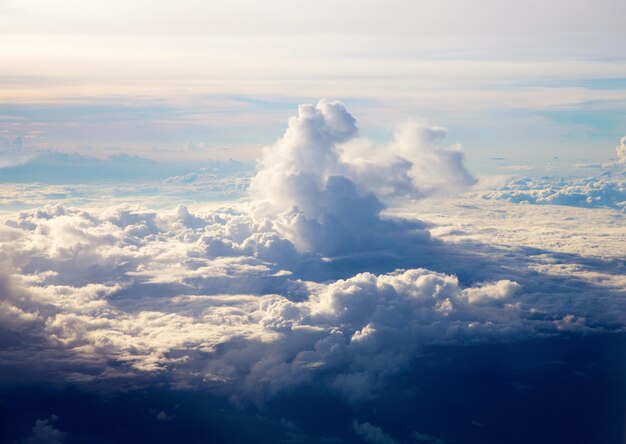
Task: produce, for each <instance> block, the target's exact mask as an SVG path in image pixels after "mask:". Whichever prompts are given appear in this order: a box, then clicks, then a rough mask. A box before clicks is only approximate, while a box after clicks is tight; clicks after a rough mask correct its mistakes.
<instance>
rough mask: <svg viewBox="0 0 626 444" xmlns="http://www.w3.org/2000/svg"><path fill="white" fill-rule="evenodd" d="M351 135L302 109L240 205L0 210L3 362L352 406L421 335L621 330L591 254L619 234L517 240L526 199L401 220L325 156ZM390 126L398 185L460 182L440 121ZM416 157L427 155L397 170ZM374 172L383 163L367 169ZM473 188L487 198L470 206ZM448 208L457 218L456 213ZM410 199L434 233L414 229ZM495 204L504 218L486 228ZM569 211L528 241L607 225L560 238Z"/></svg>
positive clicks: (402, 365) (343, 159)
mask: <svg viewBox="0 0 626 444" xmlns="http://www.w3.org/2000/svg"><path fill="white" fill-rule="evenodd" d="M403 131H405V132H406V131H408V134H409V136H407V135H406V133H405V132H403ZM355 133H356V126H355V120H354V119H353V118H352V116H350V115H349V114H348V113H347V111H346V110H345V108H344V107H343V105H341V104H339V103H336V102H326V101H322V102H320V103H319V104H318V105H317V106H312V105H309V106H303V107H301V108H300V111H299V114H298V116H297V117H294V118H292V119H291V120H290V123H289V128H288V130H287V132H286V133H285V136H284V137H283V138H281V139H280V140H279V141H278V142H277V143H276V144H275V145H273V146H271V147H269V148H268V149H267V150H266V152H265V155H264V158H263V161H262V164H261V170H260V172H259V174H258V175H257V176H256V177H255V178H254V179H253V181H252V192H253V195H254V196H255V197H257V198H258V200H257V201H253V202H248V203H245V204H243V203H241V204H238V205H234V204H233V205H229V206H227V207H223V208H215V207H214V208H212V209H211V210H210V211H194V210H191V209H189V208H188V207H186V206H178V207H176V208H175V209H174V210H173V211H172V210H150V209H145V208H142V207H134V206H129V205H125V206H107V205H102V207H101V208H94V209H89V210H87V209H78V208H70V207H66V206H63V205H51V206H44V207H41V208H37V209H33V210H28V211H22V212H19V213H17V214H14V215H12V216H10V217H8V218H6V219H5V221H4V226H3V227H2V228H1V229H0V241H1V242H2V248H1V249H0V260H1V261H2V264H4V266H3V270H4V274H3V275H2V279H1V280H0V290H1V292H0V295H1V299H0V328H2V330H3V331H6V332H7V333H10V334H8V335H7V338H9V339H7V341H9V343H11V344H20V346H19V347H17V346H15V347H7V348H5V349H3V350H2V351H1V358H2V360H3V362H5V363H11V364H13V365H26V366H31V367H33V368H35V369H36V368H46V370H47V371H52V372H55V373H56V374H59V375H60V377H62V378H64V379H65V380H74V381H87V380H93V379H95V378H131V379H132V378H141V377H144V376H145V377H149V376H154V375H167V377H168V378H169V379H170V380H171V381H173V383H175V384H179V385H181V386H185V385H187V386H188V385H190V384H191V385H193V384H201V385H203V386H206V387H209V388H210V389H212V390H214V391H216V392H218V393H223V394H226V395H228V396H230V397H231V398H232V399H242V398H246V399H255V400H258V401H263V400H265V399H267V398H268V397H272V396H274V395H276V394H277V393H281V392H283V391H284V390H288V389H290V388H294V387H298V386H300V385H301V384H308V383H316V384H318V385H319V386H320V387H323V388H325V389H326V390H330V391H333V392H335V393H338V394H340V395H341V396H343V398H344V399H346V400H348V401H351V402H358V401H359V400H362V399H364V398H365V399H366V398H369V397H372V396H375V395H376V393H377V392H378V391H379V390H381V389H382V388H383V387H384V386H385V384H386V383H387V382H388V381H389V378H391V377H393V375H395V374H397V373H398V372H400V371H402V370H403V369H406V368H408V366H409V365H410V364H411V362H412V360H413V359H415V358H416V356H417V355H418V352H419V349H420V347H422V346H424V345H428V344H452V343H454V344H457V343H474V342H477V341H478V342H481V341H503V340H515V339H519V338H525V337H534V336H536V335H545V334H556V333H558V332H560V331H594V330H599V331H605V330H607V329H621V328H623V325H624V322H621V321H620V319H619V313H621V311H620V310H619V309H616V308H619V306H620V305H623V301H624V288H623V282H622V281H619V279H618V278H617V277H616V276H618V274H619V273H618V271H619V270H618V268H619V267H618V264H617V265H615V264H614V265H613V266H611V267H608V266H605V265H606V263H608V262H609V261H611V260H614V258H615V257H619V254H621V253H620V251H621V252H623V250H621V248H620V245H621V244H619V242H620V241H619V238H618V242H617V244H616V243H615V242H613V246H612V247H611V248H613V249H614V251H613V250H610V248H609V247H607V248H606V249H603V250H601V251H600V252H599V253H598V255H599V256H602V257H598V258H590V257H585V256H583V255H578V256H577V255H574V254H573V253H571V252H569V254H570V256H569V257H566V256H564V255H563V252H559V251H548V250H545V249H544V250H539V249H536V250H530V252H529V250H528V249H525V248H530V247H523V246H524V245H527V244H528V242H529V239H532V238H533V235H535V234H536V233H534V232H533V231H532V230H533V228H532V227H530V228H529V227H528V226H526V225H524V224H523V223H522V224H521V225H520V221H523V220H524V217H525V215H526V216H527V215H528V214H530V213H528V212H527V213H525V215H524V214H522V215H521V217H520V215H519V214H514V212H515V211H521V210H523V208H521V207H520V206H516V205H510V204H508V203H502V202H498V201H496V202H491V201H486V200H484V199H482V198H481V197H480V196H481V195H478V196H477V195H473V197H472V195H471V194H466V195H464V196H463V198H462V199H463V200H462V203H463V205H464V206H463V207H461V206H455V207H448V208H447V210H446V213H445V215H444V216H443V220H442V219H441V218H440V219H436V218H435V217H434V216H433V215H432V214H427V212H425V211H424V210H423V209H422V210H418V211H413V210H411V207H410V206H405V207H404V208H405V210H407V211H409V213H408V214H403V215H402V216H405V218H404V219H400V218H399V217H396V218H390V217H389V216H386V215H385V214H384V213H382V209H383V204H382V201H383V199H387V198H389V195H390V193H391V194H393V193H394V192H396V189H395V188H393V187H391V188H389V189H387V190H386V191H385V193H381V195H380V196H378V195H377V190H376V187H375V186H373V184H371V183H367V182H365V181H363V177H364V176H363V175H361V174H360V173H359V172H358V168H357V167H356V165H357V161H356V160H355V157H352V156H351V155H349V154H348V155H346V151H344V152H342V147H341V144H342V143H345V142H346V141H348V140H349V139H350V138H351V137H353V136H354V135H355ZM399 134H400V136H398V137H396V141H395V142H394V143H392V144H390V146H389V147H388V148H387V149H388V150H390V151H389V152H396V153H397V156H398V157H399V158H402V159H403V160H402V163H403V165H404V166H403V167H402V168H404V171H405V172H406V174H407V177H410V178H411V180H410V183H411V184H412V186H414V188H415V189H417V190H421V189H423V187H422V188H420V184H419V183H417V184H416V182H418V181H419V179H420V178H421V177H422V173H421V172H422V171H426V172H424V173H423V174H424V175H426V176H428V174H427V171H429V169H431V168H432V169H435V170H439V171H442V174H443V176H442V177H447V176H445V174H447V172H448V173H450V174H452V175H453V176H457V177H461V183H462V184H467V183H468V182H471V180H469V176H468V177H464V176H463V175H462V174H461V175H460V176H459V174H460V173H459V172H462V171H464V169H463V166H462V163H460V161H461V158H460V156H459V155H458V154H457V151H450V150H446V149H441V148H439V147H438V146H437V141H439V140H440V139H441V137H443V135H444V132H443V131H442V130H440V129H436V128H435V129H433V128H421V129H417V128H416V127H414V126H410V127H408V129H407V128H405V130H401V131H400V133H399ZM402 134H404V136H403V135H402ZM418 139H419V140H418ZM398 145H402V147H399V146H398ZM412 147H413V148H415V151H413V148H412ZM394 150H395V151H394ZM417 159H420V161H423V162H425V163H432V164H433V166H432V167H430V166H429V167H423V168H422V167H421V166H420V167H419V169H418V172H417V173H415V172H414V171H413V168H414V165H415V163H416V162H417ZM394 162H395V161H393V162H391V164H394ZM371 168H374V163H372V166H371ZM390 169H393V168H392V167H391V166H390V164H381V165H380V166H379V170H378V172H379V173H380V174H379V175H380V176H383V175H384V174H383V173H384V172H386V171H389V170H390ZM413 174H415V176H413ZM391 182H393V181H391ZM424 183H431V184H432V183H433V182H432V181H430V182H428V181H427V182H424ZM439 186H442V187H443V186H444V185H443V184H441V185H440V184H437V185H436V187H439ZM389 190H391V191H389ZM404 192H405V190H404V189H401V188H400V187H399V188H398V190H397V193H399V194H401V193H404ZM422 195H423V194H418V196H422ZM472 199H474V200H472ZM485 202H487V203H490V204H491V205H493V206H494V207H490V209H489V208H488V210H489V211H480V212H478V213H476V212H475V213H471V208H472V204H473V205H482V204H485ZM426 204H427V203H424V202H420V203H415V202H413V203H412V205H426ZM443 204H444V201H442V200H437V201H436V203H435V205H436V206H437V209H438V210H441V209H442V205H443ZM495 205H499V206H498V207H497V208H496V207H495ZM422 208H423V207H422ZM459 208H462V209H463V211H466V213H465V214H462V215H461V216H458V217H456V218H454V214H455V212H459V211H460V210H459ZM572 210H573V209H572ZM576 210H580V209H576ZM546 211H548V210H546ZM594 211H597V212H601V211H602V210H594ZM507 212H508V213H507ZM420 213H422V214H423V215H424V217H426V216H428V219H429V220H430V221H434V222H437V223H438V224H439V227H436V228H433V229H432V231H433V233H434V234H435V235H436V236H438V237H439V238H444V239H447V240H448V241H449V242H448V243H443V242H441V240H439V239H433V238H432V237H431V236H430V234H429V232H428V231H427V230H426V224H425V223H424V222H420V221H416V219H415V217H416V214H420ZM560 213H561V212H559V213H557V214H560ZM396 214H397V215H398V216H400V214H398V212H397V211H396ZM615 214H617V216H619V217H622V214H621V213H617V212H612V213H611V217H615ZM481 215H482V217H483V219H481V218H480V216H481ZM550 215H551V216H550V217H554V213H550ZM472 218H473V219H472ZM498 218H499V219H500V222H501V224H504V223H507V224H509V225H503V227H501V228H500V229H499V231H498V230H496V229H494V228H492V227H491V226H490V225H489V224H490V223H491V224H493V223H494V220H496V219H498ZM594 220H595V221H596V222H595V223H596V224H597V223H602V224H605V225H606V221H604V220H602V221H599V220H598V218H597V217H596V218H594ZM503 221H504V222H503ZM583 222H584V219H579V220H577V221H575V222H571V221H570V223H571V224H572V225H571V227H569V228H568V226H567V225H566V224H564V225H563V227H562V229H563V230H564V231H563V236H562V237H560V238H558V239H557V241H558V242H556V241H555V239H556V235H555V234H554V232H551V233H549V234H548V235H546V236H547V238H548V239H549V240H552V241H555V244H559V243H561V244H568V245H582V246H583V247H584V246H585V245H588V244H585V243H584V242H588V243H592V244H598V245H600V246H601V247H603V246H604V244H603V243H602V242H605V243H607V242H608V240H607V239H605V240H604V241H603V240H602V239H601V238H599V237H598V238H597V239H596V238H592V237H590V238H589V239H591V240H585V239H575V238H574V237H573V233H577V232H579V231H580V229H581V226H580V224H581V223H583ZM615 223H616V224H617V223H618V222H615ZM520 227H525V228H524V229H521V228H520ZM583 228H584V225H583ZM592 228H593V227H590V228H589V230H590V233H593V232H596V234H597V230H596V229H595V228H593V229H592ZM507 230H508V231H507ZM524 230H526V231H524ZM524 234H525V235H526V236H527V237H526V238H524V239H525V240H523V241H520V236H522V235H524ZM585 234H586V233H585ZM515 236H517V237H515ZM572 239H574V240H572ZM596 240H598V242H596ZM623 241H624V239H623V238H622V239H621V242H622V243H623ZM577 242H579V243H578V244H577ZM520 245H522V247H520ZM546 245H547V243H546V242H544V243H543V245H542V246H544V247H545V246H546ZM607 245H608V243H607ZM603 248H604V247H603ZM559 255H560V256H559ZM558 261H560V262H558ZM397 264H401V266H399V265H397ZM424 264H429V267H431V268H433V270H429V269H427V268H424ZM558 267H561V268H558ZM602 267H604V268H602ZM394 268H402V269H399V270H395V271H393V270H394ZM373 269H375V270H378V271H376V272H371V271H368V270H373ZM434 270H437V271H434ZM601 271H602V272H601ZM613 271H615V273H613ZM456 274H458V275H460V276H461V278H459V277H458V276H457V275H456ZM11 341H13V342H11ZM359 427H360V428H359V430H361V431H362V432H363V433H365V432H366V431H367V430H369V431H370V432H372V431H373V430H374V429H372V428H369V429H367V430H366V428H363V427H364V426H363V425H360V426H359ZM371 427H374V426H371ZM362 436H365V435H362ZM368 436H369V435H368ZM381 436H384V435H381Z"/></svg>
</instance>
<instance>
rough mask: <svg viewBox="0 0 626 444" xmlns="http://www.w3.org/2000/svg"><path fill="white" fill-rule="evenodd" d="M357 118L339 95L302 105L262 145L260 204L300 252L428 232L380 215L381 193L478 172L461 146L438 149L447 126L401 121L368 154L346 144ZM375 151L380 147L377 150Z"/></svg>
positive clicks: (410, 190) (464, 181)
mask: <svg viewBox="0 0 626 444" xmlns="http://www.w3.org/2000/svg"><path fill="white" fill-rule="evenodd" d="M356 134H357V127H356V120H355V119H354V117H352V115H350V113H348V111H347V110H346V108H345V107H344V105H343V104H341V103H340V102H329V101H326V100H322V101H320V102H319V103H318V104H317V105H316V106H314V105H300V107H299V108H298V115H297V116H295V117H292V118H291V119H289V127H288V128H287V131H286V132H285V134H284V135H283V137H282V138H281V139H279V140H278V141H277V142H276V143H275V144H274V145H272V146H270V147H267V148H266V149H265V150H264V152H263V158H262V160H261V165H260V166H261V169H260V171H259V173H258V174H257V176H256V177H255V178H254V179H253V181H252V183H251V190H252V194H253V196H254V197H255V198H257V199H259V200H260V201H261V208H262V209H261V211H262V212H264V213H266V214H273V215H274V214H279V215H280V217H279V223H278V225H277V226H278V227H279V230H280V231H281V233H283V234H284V235H285V236H286V237H287V238H288V239H290V240H291V241H293V243H294V244H295V246H296V247H297V248H298V250H300V251H313V252H319V253H322V254H340V253H346V252H349V251H355V250H367V249H374V248H380V247H382V246H389V245H391V244H393V243H394V242H396V243H397V242H398V241H400V243H405V242H406V241H407V239H406V236H407V235H408V234H409V231H410V230H412V233H411V236H412V237H413V238H414V239H415V238H417V237H422V238H423V237H426V236H427V234H426V232H424V231H423V230H421V231H420V230H419V228H420V225H419V224H416V223H412V224H408V225H407V222H406V221H403V222H398V221H390V220H385V221H383V220H382V219H381V217H380V212H381V210H382V209H383V208H384V205H383V203H382V202H381V200H383V199H385V198H392V197H395V196H398V195H405V196H406V195H410V196H413V197H421V196H423V195H424V194H426V193H432V192H433V191H434V190H436V189H437V188H444V187H450V186H454V185H462V186H465V185H469V184H472V183H473V182H474V179H473V178H472V176H471V175H470V174H469V172H468V171H467V170H466V169H465V167H464V166H463V157H462V153H461V152H460V151H459V150H457V149H452V150H447V149H442V148H439V146H438V143H439V142H441V140H442V139H443V138H444V137H445V135H446V131H445V130H444V129H442V128H431V127H427V126H423V125H419V124H417V123H416V122H412V121H411V122H407V123H405V124H404V125H402V126H400V127H399V128H398V130H397V132H396V134H395V137H394V141H393V143H391V144H389V145H388V146H386V147H380V148H378V149H377V150H374V152H370V153H368V155H365V156H363V155H362V154H363V153H360V154H361V155H355V154H354V153H353V152H352V151H351V150H350V149H343V147H342V144H345V143H347V142H349V141H351V140H352V139H354V138H355V136H356ZM376 151H378V152H376Z"/></svg>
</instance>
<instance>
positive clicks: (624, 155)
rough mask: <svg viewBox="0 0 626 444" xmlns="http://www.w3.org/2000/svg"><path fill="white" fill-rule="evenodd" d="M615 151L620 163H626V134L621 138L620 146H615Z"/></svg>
mask: <svg viewBox="0 0 626 444" xmlns="http://www.w3.org/2000/svg"><path fill="white" fill-rule="evenodd" d="M615 153H616V154H617V157H618V158H619V160H618V162H619V163H626V136H624V137H622V138H621V139H620V143H619V146H617V147H615Z"/></svg>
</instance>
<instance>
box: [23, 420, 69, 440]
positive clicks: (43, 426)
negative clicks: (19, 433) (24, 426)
mask: <svg viewBox="0 0 626 444" xmlns="http://www.w3.org/2000/svg"><path fill="white" fill-rule="evenodd" d="M57 419H58V418H57V417H56V416H55V415H52V416H51V417H50V418H49V419H38V420H37V421H35V425H34V426H33V428H32V433H31V435H30V436H29V437H27V438H24V439H23V440H22V441H21V444H62V443H63V442H65V438H66V436H67V434H66V433H63V432H62V431H60V430H59V429H57V428H55V427H54V426H53V423H54V422H56V420H57Z"/></svg>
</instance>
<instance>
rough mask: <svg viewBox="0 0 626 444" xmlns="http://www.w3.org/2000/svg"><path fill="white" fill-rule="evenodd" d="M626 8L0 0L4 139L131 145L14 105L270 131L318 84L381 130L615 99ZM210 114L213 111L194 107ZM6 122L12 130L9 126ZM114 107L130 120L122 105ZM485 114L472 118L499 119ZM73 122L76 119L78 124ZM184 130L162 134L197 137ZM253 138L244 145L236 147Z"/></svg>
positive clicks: (624, 69)
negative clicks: (30, 136) (158, 109)
mask: <svg viewBox="0 0 626 444" xmlns="http://www.w3.org/2000/svg"><path fill="white" fill-rule="evenodd" d="M625 5H626V3H624V2H622V1H613V0H607V1H605V2H604V3H603V5H602V7H597V5H596V4H595V3H593V2H590V1H587V0H576V1H569V2H565V1H560V0H558V1H552V2H540V1H536V0H533V1H529V2H524V3H519V4H517V3H515V4H513V3H511V2H497V1H490V0H480V1H477V2H469V1H458V0H457V1H454V0H445V1H438V2H436V1H430V0H429V1H420V2H407V1H398V0H394V1H391V2H381V1H353V0H348V1H342V2H331V1H327V0H323V1H318V2H310V1H308V2H304V1H292V2H284V1H278V0H271V1H266V2H257V1H251V0H250V1H243V0H238V1H234V2H200V1H187V2H171V1H156V2H155V1H151V2H148V1H138V0H135V1H107V2H104V1H89V2H84V1H81V2H79V1H66V2H62V3H58V4H54V3H52V2H46V1H13V0H11V1H4V2H0V29H1V31H0V66H2V70H1V71H0V104H4V106H5V109H3V110H2V111H1V112H0V114H1V115H3V116H4V117H3V118H2V120H0V125H1V126H2V128H0V130H2V131H4V132H5V134H11V135H10V136H6V137H8V139H7V140H10V138H11V137H17V136H18V135H22V134H23V133H24V131H33V130H35V131H46V134H48V136H46V137H48V141H47V143H49V144H50V146H54V147H56V148H60V147H66V146H68V144H69V145H72V146H76V145H77V144H78V145H80V144H89V145H94V144H95V145H97V144H98V143H97V142H96V141H95V140H94V139H98V137H99V136H102V135H103V134H107V137H112V136H111V135H116V137H114V138H113V139H114V140H110V141H109V144H115V145H118V144H122V145H126V143H130V142H128V140H127V139H125V137H128V136H129V135H128V134H126V135H125V136H124V135H123V134H124V133H123V132H122V133H120V132H118V131H117V129H116V128H108V129H107V125H109V123H107V122H98V124H99V125H104V126H103V127H102V128H100V129H99V130H98V131H97V132H96V133H94V134H91V135H88V134H90V133H89V131H88V130H87V129H86V128H88V126H85V125H84V124H83V125H77V124H75V123H73V122H72V121H69V122H66V121H62V122H59V121H58V120H55V122H56V124H57V126H56V127H55V126H54V124H55V123H53V122H51V121H50V119H53V120H54V119H56V117H54V116H55V115H57V114H55V113H52V114H50V113H49V114H46V116H48V117H46V118H45V119H44V121H37V119H35V118H31V117H30V115H25V114H24V113H21V112H20V113H21V114H20V113H17V114H14V113H13V111H12V110H11V109H9V108H10V107H12V106H30V107H33V106H52V105H54V106H101V105H103V104H104V105H106V106H117V107H122V108H123V107H126V106H130V107H147V108H151V107H154V106H168V107H174V108H180V109H181V110H183V109H184V110H186V111H192V112H191V113H188V112H186V111H185V112H181V111H176V112H175V113H174V114H176V115H173V114H172V115H167V116H165V115H159V116H150V117H149V118H148V117H146V119H147V120H146V121H145V122H143V123H144V124H145V127H144V128H143V129H142V130H141V131H139V132H142V131H143V133H142V134H147V133H149V132H150V130H149V127H150V125H155V124H157V123H158V125H160V127H163V125H164V122H165V127H170V128H179V129H180V128H184V127H185V126H189V125H191V126H192V127H194V128H195V127H198V126H204V127H205V128H216V129H219V128H222V129H224V128H230V129H229V130H228V131H231V132H232V131H235V128H236V127H237V126H238V125H242V124H243V125H247V126H248V127H250V128H257V130H258V129H260V128H262V127H265V128H267V125H268V124H269V125H274V128H277V127H278V125H279V124H280V122H282V121H284V119H285V117H286V116H287V115H289V114H288V112H287V109H288V108H290V107H292V106H294V105H295V104H297V103H301V102H306V101H316V100H317V99H319V98H320V97H331V98H339V99H341V100H344V101H347V102H352V105H351V106H352V109H355V110H356V112H357V113H358V114H359V116H360V122H361V123H362V124H363V126H369V127H373V128H378V129H381V128H385V129H386V130H388V129H389V128H390V127H391V126H392V125H393V124H394V122H397V121H398V120H399V119H402V118H405V117H406V116H408V115H411V116H418V117H420V118H422V117H423V118H427V119H429V118H433V119H436V120H438V121H441V122H442V123H443V124H446V125H454V124H455V122H465V121H468V120H472V119H478V116H474V114H475V113H491V114H493V113H495V112H498V113H502V112H510V111H516V110H517V111H520V112H528V113H529V112H531V111H532V110H542V112H543V111H546V112H551V111H552V110H554V109H564V108H568V109H569V108H572V107H574V108H576V107H581V106H586V104H589V103H601V104H603V105H602V106H603V107H604V109H623V104H624V103H626V88H624V87H623V82H622V83H619V82H621V80H620V79H624V78H625V77H626V49H625V47H624V45H623V44H622V43H621V42H623V38H622V37H624V31H623V24H622V19H621V18H622V17H624V16H626V6H625ZM616 79H617V81H618V83H617V84H615V81H616ZM607 85H608V86H607ZM616 85H617V87H616ZM6 107H9V108H6ZM220 110H226V112H220ZM120 113H121V111H120ZM147 114H150V112H147ZM189 114H191V115H189ZM83 115H84V111H81V113H79V116H83ZM207 115H210V116H211V118H210V119H205V120H203V119H202V118H201V117H200V116H207ZM50 116H52V117H50ZM16 119H17V121H19V122H21V123H20V125H22V126H23V128H22V129H20V130H17V129H16V128H17V127H16V126H15V125H14V124H12V123H11V122H15V121H16ZM67 119H71V118H70V117H68V118H67ZM115 119H121V122H124V118H123V117H122V116H121V114H118V115H117V117H115ZM520 119H521V120H523V121H527V120H528V119H529V116H526V115H524V116H521V117H519V118H518V123H519V121H520ZM532 119H534V120H536V119H535V118H534V117H532ZM542 119H544V118H543V117H541V118H540V120H542ZM480 120H481V123H480V125H481V126H487V127H489V126H493V125H496V126H497V125H499V123H498V122H496V121H494V120H493V119H486V118H484V116H481V118H480ZM91 124H93V125H95V123H91ZM11 125H13V126H11ZM72 125H74V127H76V128H78V127H80V132H79V133H75V134H73V135H72V133H71V131H70V130H69V128H70V127H72ZM124 125H126V123H124ZM42 127H44V129H42ZM62 127H63V128H65V130H64V131H65V132H63V131H61V132H63V134H62V135H61V134H60V133H59V131H60V129H59V128H62ZM188 129H189V128H188ZM94 131H95V130H94ZM180 131H181V134H179V135H176V136H175V135H174V134H170V135H169V136H168V137H171V140H169V139H168V137H165V138H160V139H159V140H158V142H159V144H161V143H164V144H181V143H184V140H185V138H190V137H191V136H189V135H184V134H183V133H185V130H183V129H181V130H180ZM194 131H195V130H193V131H192V132H194ZM220 131H221V130H220ZM560 131H561V130H560ZM561 132H562V131H561ZM54 133H57V136H56V137H57V138H58V140H56V142H54V141H53V136H52V135H53V134H54ZM24 134H25V133H24ZM193 137H196V138H198V137H200V138H201V139H202V140H205V139H206V138H207V137H208V136H207V134H204V133H203V135H202V136H198V135H195V136H193ZM211 137H214V136H211ZM215 137H216V139H215V140H220V141H221V142H220V143H224V144H226V145H232V144H233V143H235V142H234V140H235V137H234V133H233V137H232V140H231V141H227V140H226V139H228V137H226V136H224V135H220V136H219V137H217V136H215ZM224 137H226V139H224ZM229 137H230V136H229ZM85 139H88V140H87V141H86V140H85ZM133 139H136V137H135V136H133ZM264 140H266V139H264ZM156 142H157V141H155V140H150V141H148V140H145V141H144V142H143V144H144V146H151V145H153V144H155V143H156ZM206 142H207V143H209V140H208V139H207V140H206ZM42 143H43V142H42ZM133 143H136V141H135V142H133ZM247 143H252V142H250V141H239V142H238V145H240V146H241V145H246V144H247Z"/></svg>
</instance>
